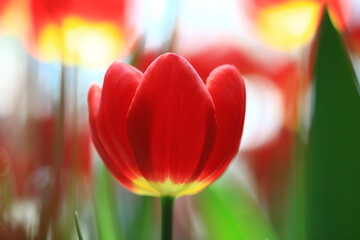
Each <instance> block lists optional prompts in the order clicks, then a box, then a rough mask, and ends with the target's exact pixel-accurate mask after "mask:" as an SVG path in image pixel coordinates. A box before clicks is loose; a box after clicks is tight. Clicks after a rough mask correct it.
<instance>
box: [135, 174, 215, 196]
mask: <svg viewBox="0 0 360 240" xmlns="http://www.w3.org/2000/svg"><path fill="white" fill-rule="evenodd" d="M133 184H134V188H133V189H132V191H133V192H134V193H136V194H139V195H147V196H155V197H161V196H171V197H174V198H178V197H181V196H184V195H192V194H196V193H198V192H200V191H202V190H203V189H204V188H205V187H207V186H208V185H209V182H208V181H203V182H198V181H195V182H192V183H182V184H176V183H174V182H172V181H171V180H170V179H167V180H166V181H165V182H153V181H148V180H146V179H145V178H138V179H135V180H133Z"/></svg>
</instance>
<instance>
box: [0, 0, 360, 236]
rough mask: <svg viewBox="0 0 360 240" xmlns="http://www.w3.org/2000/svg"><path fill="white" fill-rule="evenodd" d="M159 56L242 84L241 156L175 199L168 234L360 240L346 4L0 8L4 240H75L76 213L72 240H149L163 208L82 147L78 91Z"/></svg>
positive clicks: (357, 117) (358, 109) (352, 33)
mask: <svg viewBox="0 0 360 240" xmlns="http://www.w3.org/2000/svg"><path fill="white" fill-rule="evenodd" d="M325 6H327V9H328V10H327V11H328V12H329V15H330V18H331V22H330V21H327V20H328V19H327V14H325V17H322V16H323V12H324V9H325ZM322 18H323V21H322V23H323V24H322V25H320V23H321V19H322ZM332 26H334V27H335V29H334V28H333V27H332ZM320 29H321V31H319V30H320ZM319 32H320V34H319ZM168 51H171V52H175V53H177V54H180V55H182V56H184V57H185V58H187V59H188V61H189V62H190V63H191V64H192V65H193V66H194V67H195V69H196V70H197V71H198V73H199V75H200V77H202V78H207V76H208V75H209V73H210V72H211V70H213V69H214V68H215V67H216V66H218V65H221V64H233V65H235V66H236V67H237V68H238V69H239V70H240V72H241V73H242V75H243V77H244V79H245V82H246V88H247V109H246V111H247V112H246V119H245V129H244V135H243V138H242V143H241V147H240V151H239V153H238V155H237V156H236V158H235V159H234V160H233V162H232V164H231V165H230V167H229V168H228V170H227V171H226V173H225V174H224V175H223V176H222V177H221V178H220V179H219V180H218V181H217V182H215V183H214V184H213V185H212V186H210V187H209V188H208V189H206V190H205V191H203V192H202V193H200V194H198V195H195V196H186V197H181V198H180V199H178V200H177V201H176V204H175V214H174V216H175V219H174V239H177V240H180V239H225V240H227V239H244V240H248V239H249V240H257V239H259V240H277V239H294V240H297V239H300V240H301V239H317V240H319V239H335V240H337V239H359V236H360V221H359V215H360V188H359V185H360V152H359V151H360V97H359V89H360V88H359V78H358V77H356V73H357V72H358V73H360V1H358V0H329V1H327V0H303V1H300V0H222V1H220V0H197V1H191V0H182V1H180V0H174V1H171V0H168V1H166V0H132V1H130V0H0V239H2V240H12V239H14V240H21V239H61V240H62V239H77V235H76V230H75V220H74V213H75V211H77V212H78V218H79V225H80V228H81V232H82V234H83V236H84V239H88V240H90V239H95V240H97V239H100V240H103V239H104V240H112V239H159V236H160V233H159V226H160V222H159V221H160V209H159V207H160V206H159V200H158V199H156V198H150V197H141V196H136V195H133V194H132V193H129V192H128V191H126V190H125V189H123V188H122V186H120V184H119V183H117V182H116V181H115V179H114V178H113V177H112V176H110V174H109V173H108V172H107V170H106V169H105V167H104V165H103V163H102V161H101V159H100V158H99V156H98V155H97V153H96V151H95V150H94V148H93V146H92V144H91V140H90V131H89V126H88V113H87V92H88V89H89V86H90V84H91V83H98V84H102V81H103V77H104V73H105V71H106V69H107V67H108V66H109V65H110V64H111V63H112V62H113V61H114V60H120V61H125V62H128V63H130V64H132V65H134V66H136V67H137V68H139V69H140V70H141V71H145V70H146V68H147V66H148V65H149V64H150V63H151V62H152V61H153V60H154V59H155V58H156V57H157V56H159V55H160V54H162V53H164V52H168Z"/></svg>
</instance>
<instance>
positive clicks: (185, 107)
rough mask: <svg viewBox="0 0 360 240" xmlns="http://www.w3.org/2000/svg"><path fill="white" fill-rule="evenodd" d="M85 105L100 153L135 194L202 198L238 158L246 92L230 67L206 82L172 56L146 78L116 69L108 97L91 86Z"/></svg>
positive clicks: (126, 68)
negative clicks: (234, 158) (200, 192)
mask: <svg viewBox="0 0 360 240" xmlns="http://www.w3.org/2000/svg"><path fill="white" fill-rule="evenodd" d="M88 101H89V111H90V126H91V130H92V139H93V141H94V144H95V147H96V148H97V150H98V152H99V154H100V155H101V157H102V159H103V161H104V163H105V164H106V166H107V168H108V169H109V170H110V171H111V172H112V174H113V175H114V176H115V177H116V178H117V179H118V180H119V181H120V182H121V183H122V184H123V185H124V186H125V187H127V188H128V189H129V190H131V191H132V192H134V193H137V194H142V195H152V196H172V197H179V196H182V195H187V194H194V193H197V192H199V191H201V190H202V189H204V188H205V187H206V186H208V185H209V184H210V183H212V182H213V181H215V180H216V179H217V178H218V177H219V176H220V175H221V174H222V173H223V172H224V170H225V168H226V167H227V166H228V164H229V162H230V161H231V159H232V158H233V157H234V155H235V154H236V153H237V151H238V147H239V144H240V139H241V136H242V131H243V123H244V115H245V85H244V82H243V80H242V78H241V76H240V74H239V72H238V70H237V69H236V68H235V67H233V66H230V65H223V66H220V67H217V68H216V69H215V70H213V71H212V73H211V74H210V76H209V77H208V78H207V80H206V81H203V80H201V78H200V77H199V75H198V74H197V73H196V71H195V70H194V68H193V67H192V66H191V65H190V64H189V63H188V62H187V61H186V60H185V59H184V58H182V57H180V56H178V55H176V54H172V53H167V54H163V55H161V56H160V57H158V58H157V59H156V60H155V61H154V62H153V63H152V64H151V65H150V66H149V67H148V68H147V70H146V71H145V72H144V73H142V72H140V71H138V70H137V69H135V68H134V67H132V66H130V65H128V64H125V63H120V62H115V63H113V64H112V65H111V66H110V68H109V69H108V71H107V73H106V75H105V80H104V86H103V90H101V89H100V87H98V86H96V85H94V86H92V87H91V89H90V92H89V99H88Z"/></svg>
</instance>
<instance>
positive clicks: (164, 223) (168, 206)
mask: <svg viewBox="0 0 360 240" xmlns="http://www.w3.org/2000/svg"><path fill="white" fill-rule="evenodd" d="M160 200H161V239H162V240H171V239H172V223H173V207H174V198H173V197H170V196H164V197H161V199H160Z"/></svg>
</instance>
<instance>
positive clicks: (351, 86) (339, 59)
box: [305, 11, 360, 240]
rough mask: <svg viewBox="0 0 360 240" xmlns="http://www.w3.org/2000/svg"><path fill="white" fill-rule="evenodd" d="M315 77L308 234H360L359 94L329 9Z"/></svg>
mask: <svg viewBox="0 0 360 240" xmlns="http://www.w3.org/2000/svg"><path fill="white" fill-rule="evenodd" d="M314 69H315V72H314V81H313V87H314V88H313V90H314V91H313V102H312V113H313V116H312V123H311V129H310V135H309V153H308V159H307V162H306V168H305V170H306V176H307V179H306V180H307V182H306V196H307V202H306V207H307V217H306V220H307V231H308V232H307V236H308V237H307V238H306V239H310V240H311V239H316V240H322V239H324V240H325V239H326V240H328V239H358V238H359V237H360V225H359V216H360V96H359V92H358V86H357V80H356V77H355V74H354V71H353V68H352V65H351V62H350V59H349V56H348V54H347V51H346V49H345V47H344V45H343V42H342V40H341V37H340V35H339V34H338V32H337V31H336V29H335V28H334V26H333V25H332V23H331V20H330V17H329V14H328V13H327V11H325V13H324V16H323V19H322V23H321V26H320V32H319V38H318V49H317V58H316V61H315V68H314Z"/></svg>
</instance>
